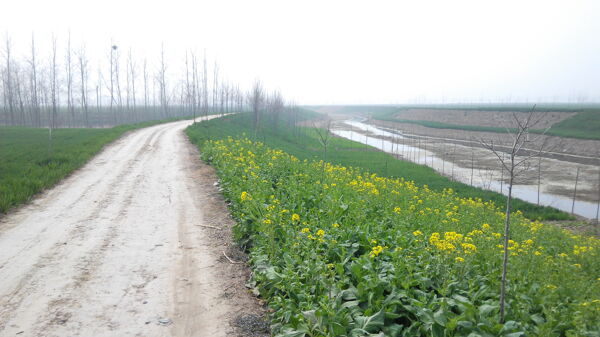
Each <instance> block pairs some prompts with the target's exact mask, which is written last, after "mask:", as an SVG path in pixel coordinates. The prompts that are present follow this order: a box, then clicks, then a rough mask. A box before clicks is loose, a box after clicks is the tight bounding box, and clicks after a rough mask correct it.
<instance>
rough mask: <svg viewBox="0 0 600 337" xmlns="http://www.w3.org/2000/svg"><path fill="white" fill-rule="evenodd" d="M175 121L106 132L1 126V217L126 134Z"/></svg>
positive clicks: (150, 123)
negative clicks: (50, 142) (50, 140)
mask: <svg viewBox="0 0 600 337" xmlns="http://www.w3.org/2000/svg"><path fill="white" fill-rule="evenodd" d="M174 120H177V119H170V120H162V121H149V122H143V123H138V124H128V125H121V126H116V127H113V128H106V129H83V128H82V129H55V130H53V131H52V147H50V146H49V142H48V129H39V128H25V127H0V214H2V213H5V212H6V211H7V210H8V209H9V208H11V207H14V206H16V205H19V204H21V203H23V202H25V201H27V200H29V199H30V198H31V197H32V196H33V195H35V194H36V193H38V192H40V191H42V190H43V189H45V188H48V187H50V186H52V185H54V184H56V183H57V182H58V181H60V180H61V179H63V178H64V177H66V176H67V175H68V174H69V173H71V172H73V171H74V170H75V169H77V168H79V167H81V166H82V165H83V164H85V163H86V162H87V161H88V160H89V159H90V158H91V157H92V156H94V155H95V154H96V153H98V151H100V150H101V149H102V147H104V146H105V145H106V144H108V143H110V142H112V141H114V140H115V139H117V138H119V137H120V136H121V135H123V134H124V133H125V132H127V131H130V130H134V129H139V128H143V127H147V126H151V125H155V124H160V123H165V122H169V121H174Z"/></svg>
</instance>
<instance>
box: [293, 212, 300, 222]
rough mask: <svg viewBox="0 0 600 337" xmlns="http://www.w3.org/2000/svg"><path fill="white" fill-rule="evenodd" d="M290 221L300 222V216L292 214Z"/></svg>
mask: <svg viewBox="0 0 600 337" xmlns="http://www.w3.org/2000/svg"><path fill="white" fill-rule="evenodd" d="M292 221H300V216H299V215H298V214H296V213H294V214H292Z"/></svg>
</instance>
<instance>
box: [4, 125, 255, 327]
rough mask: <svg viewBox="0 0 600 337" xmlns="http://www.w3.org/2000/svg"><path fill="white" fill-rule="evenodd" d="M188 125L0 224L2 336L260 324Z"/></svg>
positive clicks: (126, 142) (109, 160)
mask: <svg viewBox="0 0 600 337" xmlns="http://www.w3.org/2000/svg"><path fill="white" fill-rule="evenodd" d="M189 123H190V122H189V121H183V122H175V123H169V124H163V125H158V126H154V127H150V128H146V129H142V130H138V131H135V132H132V133H129V134H128V135H126V136H124V137H122V138H121V139H119V140H118V141H116V142H115V143H113V144H111V145H110V146H108V147H106V148H105V149H104V150H103V151H102V152H101V153H100V154H99V155H98V156H96V157H95V158H94V159H92V160H91V161H90V162H89V163H88V164H86V165H85V166H84V167H83V168H81V169H80V170H78V171H77V172H75V173H74V174H73V175H71V176H70V177H69V178H67V179H65V180H64V181H63V182H62V183H60V184H59V185H57V186H56V187H55V188H53V189H51V190H49V191H47V192H45V193H43V194H42V195H40V196H39V197H37V198H36V199H35V200H34V201H32V202H31V203H30V204H29V205H26V206H24V207H22V208H20V209H18V210H16V211H14V212H12V213H11V214H9V215H7V216H5V217H4V218H2V219H1V220H0V247H1V249H0V336H15V335H19V336H231V335H236V334H239V330H240V329H239V328H236V327H235V326H234V325H235V323H234V322H235V321H239V320H240V318H244V317H252V318H255V319H254V320H260V317H261V316H262V315H263V313H264V312H263V309H262V308H261V307H260V306H259V304H258V302H257V300H256V299H255V298H254V297H253V296H252V295H251V294H249V293H248V291H247V290H246V289H245V287H244V282H245V281H246V280H247V277H248V273H249V271H248V270H247V268H246V267H245V265H243V264H232V263H230V262H229V261H228V260H227V259H226V258H225V257H224V255H223V253H222V252H223V251H227V252H228V256H230V257H232V259H237V260H242V259H243V258H244V256H243V254H241V253H239V252H236V251H235V249H234V247H232V245H231V242H230V237H231V236H230V228H231V225H232V224H233V221H232V219H231V218H230V217H229V215H228V212H227V207H226V203H225V201H224V200H223V199H222V197H221V196H220V194H219V193H218V192H219V191H218V186H217V185H216V184H215V182H216V181H217V178H216V176H215V174H214V171H213V170H212V168H210V167H209V166H207V165H205V164H203V163H202V162H201V161H200V160H199V155H198V152H197V150H196V149H195V147H193V146H192V145H191V144H190V143H189V142H188V141H187V139H186V137H185V134H184V133H183V129H184V128H185V127H186V126H187V125H189Z"/></svg>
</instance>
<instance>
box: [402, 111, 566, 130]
mask: <svg viewBox="0 0 600 337" xmlns="http://www.w3.org/2000/svg"><path fill="white" fill-rule="evenodd" d="M515 114H516V115H517V116H518V117H519V118H524V117H525V116H526V115H527V114H528V113H527V112H515ZM574 114H576V113H574V112H554V111H551V112H544V119H543V120H541V121H540V123H539V124H538V125H536V127H537V128H540V129H544V128H547V127H549V126H551V125H553V124H555V123H558V122H560V121H562V120H565V119H567V118H569V117H571V116H573V115H574ZM394 117H395V118H399V119H409V120H421V121H434V122H442V123H449V124H458V125H474V126H495V127H513V122H512V113H511V112H504V111H479V110H458V109H457V110H452V109H406V110H401V111H399V112H398V113H397V114H395V115H394Z"/></svg>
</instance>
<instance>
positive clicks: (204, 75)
mask: <svg viewBox="0 0 600 337" xmlns="http://www.w3.org/2000/svg"><path fill="white" fill-rule="evenodd" d="M203 68H204V69H203V72H202V93H203V95H202V96H203V99H202V100H203V108H202V109H203V110H204V117H207V116H208V69H207V67H206V50H205V51H204V65H203Z"/></svg>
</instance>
